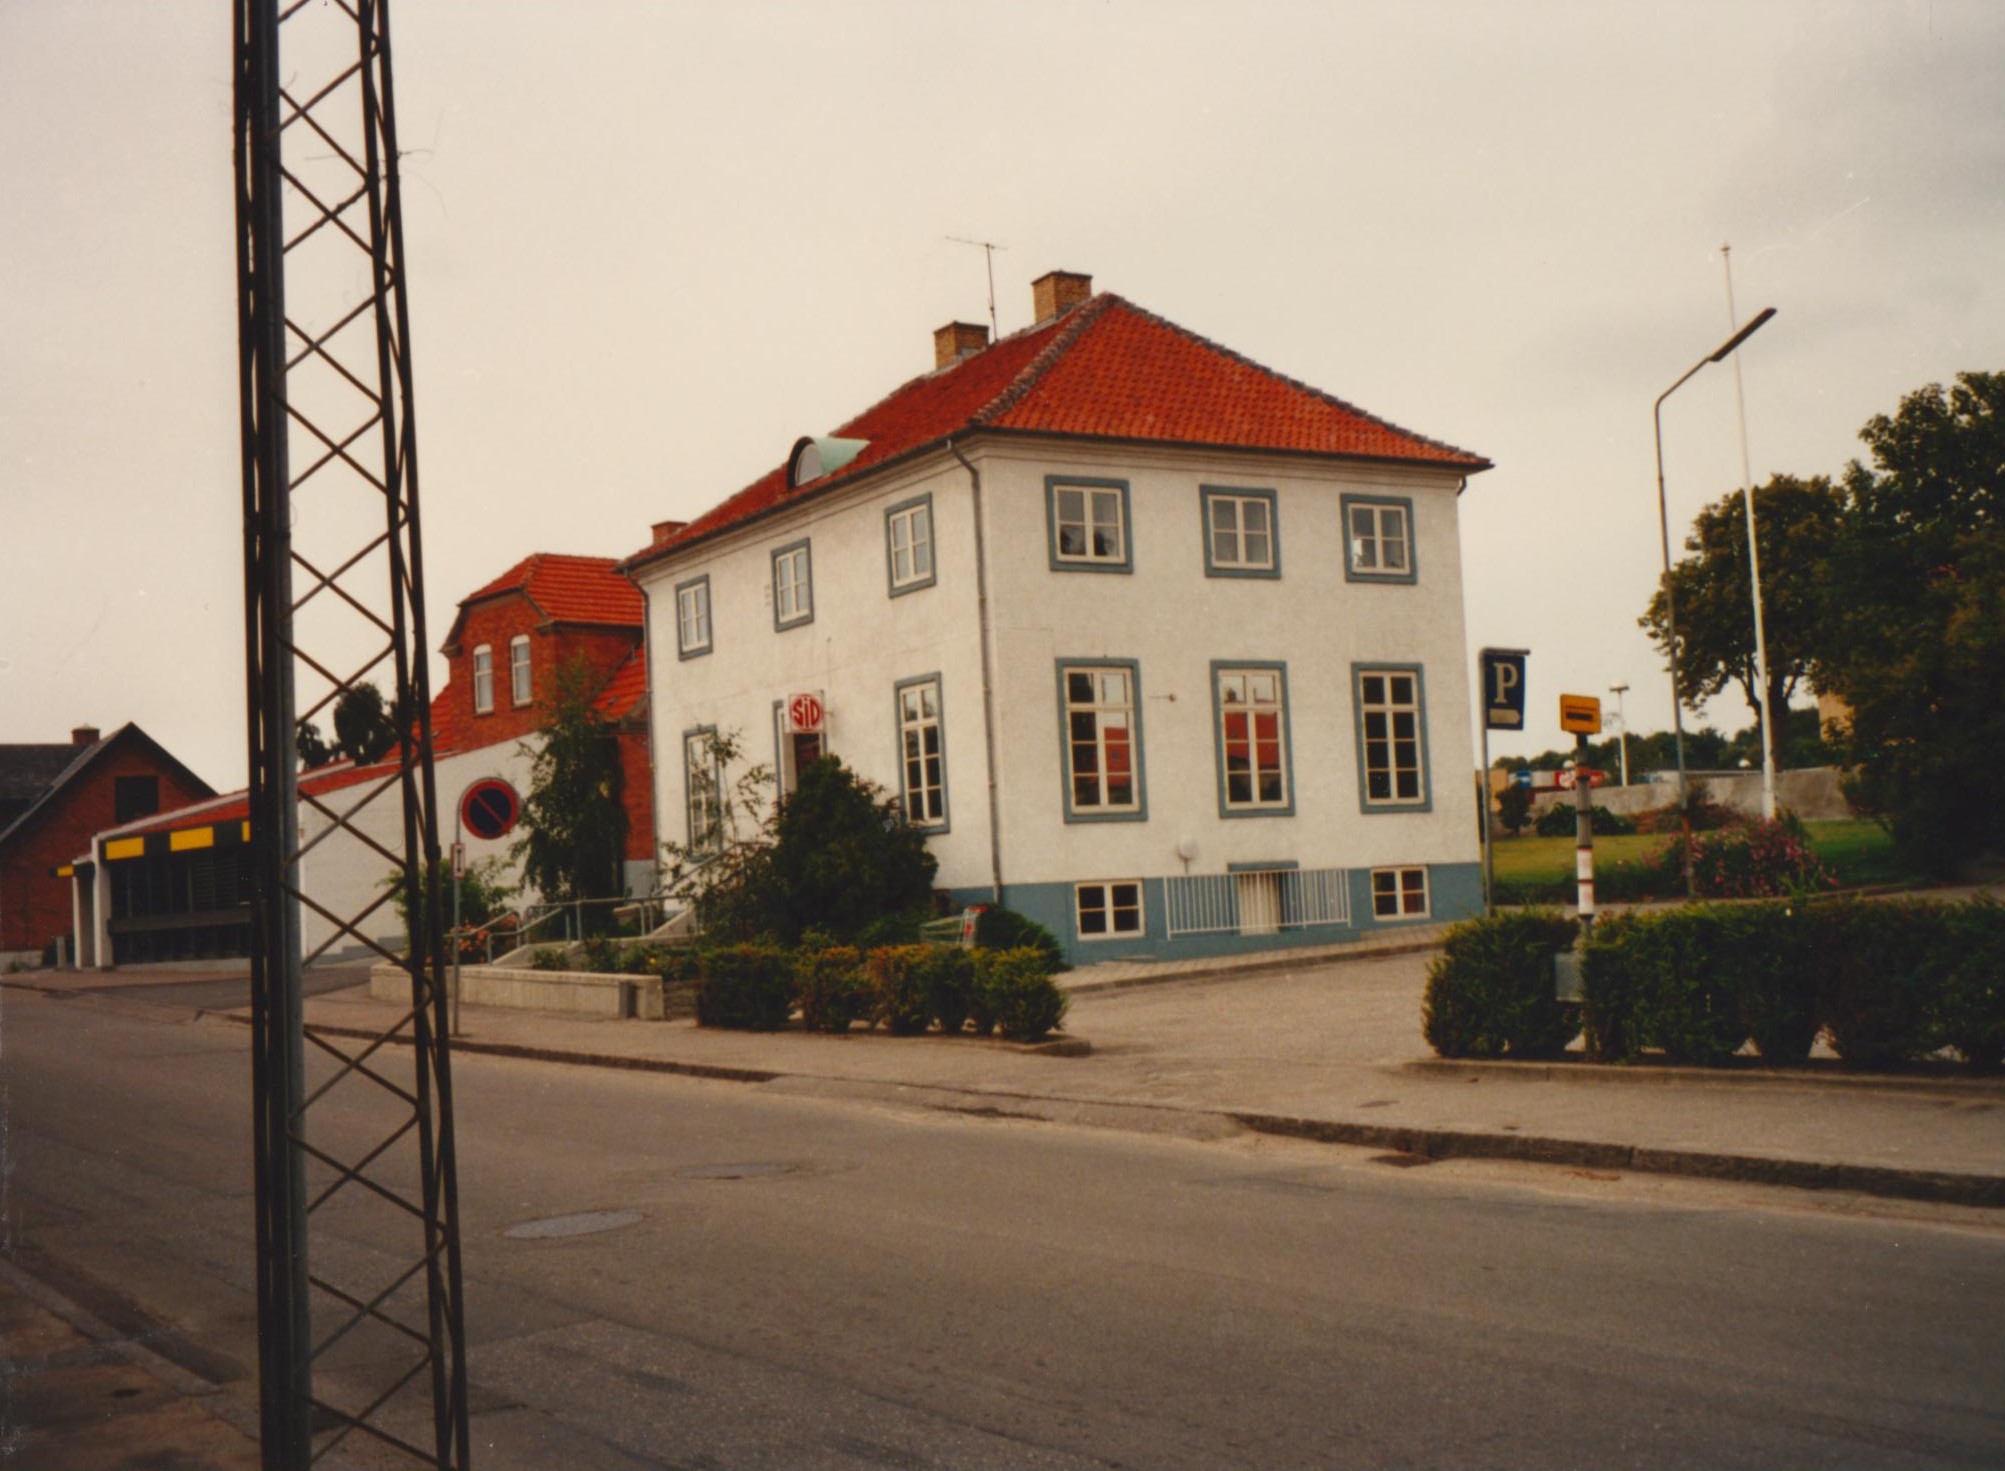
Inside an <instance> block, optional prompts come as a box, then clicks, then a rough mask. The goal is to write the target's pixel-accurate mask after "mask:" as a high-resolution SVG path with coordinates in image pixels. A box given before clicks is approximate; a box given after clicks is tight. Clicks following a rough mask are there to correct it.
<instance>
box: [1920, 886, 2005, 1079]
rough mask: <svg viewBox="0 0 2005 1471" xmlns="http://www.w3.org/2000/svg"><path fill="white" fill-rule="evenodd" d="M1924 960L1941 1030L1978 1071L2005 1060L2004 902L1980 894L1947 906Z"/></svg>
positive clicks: (1937, 1021) (1941, 1035) (1949, 1043)
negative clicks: (1933, 942) (1935, 936)
mask: <svg viewBox="0 0 2005 1471" xmlns="http://www.w3.org/2000/svg"><path fill="white" fill-rule="evenodd" d="M1942 919H1943V925H1942V932H1941V934H1940V935H1939V936H1938V938H1937V941H1936V943H1935V944H1934V945H1933V946H1931V947H1930V950H1929V954H1928V956H1927V958H1926V960H1925V961H1924V965H1925V968H1926V971H1927V974H1928V980H1929V990H1930V991H1931V993H1932V994H1933V996H1934V998H1935V1009H1936V1030H1937V1033H1938V1035H1940V1037H1941V1038H1942V1040H1943V1041H1944V1042H1945V1043H1947V1044H1948V1045H1949V1046H1951V1047H1954V1048H1955V1049H1956V1050H1957V1052H1958V1053H1959V1054H1960V1055H1961V1056H1962V1058H1963V1060H1964V1062H1965V1063H1967V1064H1968V1065H1969V1066H1970V1068H1971V1069H1972V1070H1973V1071H1976V1072H1992V1071H1995V1070H1996V1069H1997V1067H1998V1065H1999V1063H2000V1062H2001V1061H2005V904H2000V903H1999V902H1998V901H1997V900H1995V899H1991V898H1987V897H1982V896H1980V897H1978V898H1976V899H1972V900H1970V901H1969V902H1968V903H1965V904H1956V905H1951V906H1949V907H1947V908H1946V909H1945V910H1944V911H1943V913H1942Z"/></svg>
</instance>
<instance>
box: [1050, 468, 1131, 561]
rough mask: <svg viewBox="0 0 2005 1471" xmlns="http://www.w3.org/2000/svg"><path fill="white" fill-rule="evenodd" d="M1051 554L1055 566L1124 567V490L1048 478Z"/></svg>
mask: <svg viewBox="0 0 2005 1471" xmlns="http://www.w3.org/2000/svg"><path fill="white" fill-rule="evenodd" d="M1050 493H1051V557H1052V562H1053V565H1055V566H1059V567H1098V568H1108V569H1125V568H1126V567H1127V566H1128V515H1127V511H1128V489H1127V487H1126V486H1125V485H1121V484H1118V483H1116V484H1107V485H1098V484H1087V483H1082V482H1077V481H1065V480H1056V479H1054V480H1052V481H1051V482H1050Z"/></svg>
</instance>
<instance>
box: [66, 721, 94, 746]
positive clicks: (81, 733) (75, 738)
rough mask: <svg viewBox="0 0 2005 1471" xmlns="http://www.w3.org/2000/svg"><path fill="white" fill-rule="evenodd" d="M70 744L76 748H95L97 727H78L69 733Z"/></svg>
mask: <svg viewBox="0 0 2005 1471" xmlns="http://www.w3.org/2000/svg"><path fill="white" fill-rule="evenodd" d="M70 744H71V745H73V746H77V747H83V746H95V745H96V744H97V727H96V726H95V725H80V726H78V727H77V728H76V729H75V730H73V731H71V732H70Z"/></svg>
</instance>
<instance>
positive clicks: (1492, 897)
mask: <svg viewBox="0 0 2005 1471" xmlns="http://www.w3.org/2000/svg"><path fill="white" fill-rule="evenodd" d="M1476 810H1477V812H1479V813H1481V814H1482V818H1483V913H1484V914H1486V915H1487V914H1489V913H1490V912H1491V910H1492V909H1493V908H1494V907H1495V906H1496V902H1497V840H1496V836H1495V835H1494V834H1493V833H1492V832H1491V831H1490V722H1489V721H1487V720H1485V721H1484V722H1483V769H1482V770H1481V771H1478V772H1477V773H1476Z"/></svg>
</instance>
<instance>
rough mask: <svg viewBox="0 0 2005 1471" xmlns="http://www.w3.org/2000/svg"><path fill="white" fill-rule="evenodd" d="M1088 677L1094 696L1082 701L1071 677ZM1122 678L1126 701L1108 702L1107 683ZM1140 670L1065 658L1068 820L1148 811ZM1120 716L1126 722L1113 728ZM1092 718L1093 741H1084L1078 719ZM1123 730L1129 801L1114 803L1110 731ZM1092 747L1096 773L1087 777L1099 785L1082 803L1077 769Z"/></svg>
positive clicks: (1062, 709) (1062, 715) (1062, 710)
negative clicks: (1081, 756)
mask: <svg viewBox="0 0 2005 1471" xmlns="http://www.w3.org/2000/svg"><path fill="white" fill-rule="evenodd" d="M1075 675H1084V676H1086V677H1087V678H1089V679H1091V680H1092V682H1093V683H1092V696H1091V698H1090V699H1087V700H1085V701H1080V700H1078V699H1077V698H1075V696H1074V695H1073V692H1072V679H1073V676H1075ZM1116 676H1118V677H1119V679H1120V680H1121V682H1122V687H1123V688H1124V689H1125V691H1126V695H1125V698H1124V699H1121V700H1109V699H1107V698H1106V691H1107V686H1106V683H1105V681H1106V680H1107V679H1108V678H1110V677H1116ZM1139 683H1140V671H1139V669H1138V668H1137V666H1136V665H1134V664H1133V663H1129V662H1118V663H1117V662H1113V661H1105V662H1095V661H1090V660H1062V661H1060V663H1059V666H1058V690H1059V727H1060V734H1061V736H1062V738H1063V741H1064V747H1065V750H1064V766H1065V816H1066V820H1067V821H1068V822H1072V821H1078V820H1080V819H1086V820H1091V819H1093V818H1097V817H1134V816H1140V815H1142V814H1143V813H1144V812H1145V811H1146V805H1145V802H1144V799H1143V792H1142V725H1141V708H1140V707H1141V701H1140V700H1139V699H1138V698H1137V696H1138V693H1139V691H1138V689H1137V686H1138V685H1139ZM1109 715H1119V716H1121V717H1123V720H1122V723H1120V724H1116V725H1113V726H1109V724H1108V723H1107V719H1106V717H1107V716H1109ZM1082 716H1083V717H1088V718H1090V719H1091V720H1092V721H1093V732H1092V736H1091V738H1090V741H1085V740H1081V739H1080V738H1079V737H1078V735H1077V734H1076V731H1075V724H1074V722H1075V720H1076V719H1077V718H1079V717H1082ZM1110 729H1112V730H1121V731H1125V732H1126V734H1127V749H1128V800H1127V801H1126V802H1115V801H1113V800H1111V799H1110V797H1109V792H1110V790H1111V784H1110V782H1109V780H1108V770H1109V764H1108V760H1107V756H1108V751H1109V748H1110V743H1109V741H1108V739H1107V734H1108V731H1109V730H1110ZM1088 744H1090V745H1091V746H1092V748H1093V770H1092V771H1090V772H1086V773H1084V774H1083V775H1084V777H1085V778H1086V779H1090V780H1091V781H1093V783H1094V790H1095V795H1094V798H1093V800H1091V801H1085V802H1082V801H1081V800H1079V783H1080V780H1081V778H1082V773H1080V772H1079V771H1078V770H1077V763H1076V756H1077V753H1078V751H1079V749H1080V748H1081V747H1082V746H1085V745H1088ZM1112 744H1114V745H1118V744H1119V742H1114V743H1112Z"/></svg>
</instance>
